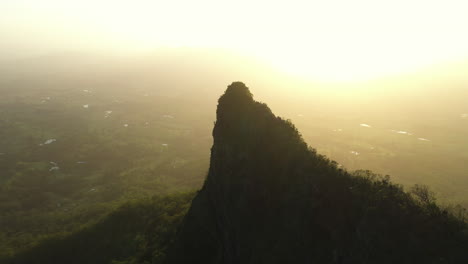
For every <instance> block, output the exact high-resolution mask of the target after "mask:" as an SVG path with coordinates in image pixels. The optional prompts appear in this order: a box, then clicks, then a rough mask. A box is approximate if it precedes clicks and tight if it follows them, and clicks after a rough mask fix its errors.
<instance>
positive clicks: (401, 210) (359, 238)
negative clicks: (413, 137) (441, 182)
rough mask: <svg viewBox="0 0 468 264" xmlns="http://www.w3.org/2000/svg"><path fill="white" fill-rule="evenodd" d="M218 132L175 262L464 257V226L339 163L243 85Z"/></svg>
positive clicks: (224, 101)
mask: <svg viewBox="0 0 468 264" xmlns="http://www.w3.org/2000/svg"><path fill="white" fill-rule="evenodd" d="M213 138H214V143H213V147H212V149H211V159H210V168H209V171H208V175H207V178H206V180H205V183H204V185H203V188H202V189H201V190H200V191H199V192H198V194H197V195H196V197H195V198H194V200H193V202H192V206H191V208H190V210H189V212H188V213H187V215H186V217H185V219H184V222H183V224H182V227H181V229H180V232H179V235H178V238H177V241H176V243H175V244H174V246H173V248H172V249H171V251H170V252H169V256H168V261H167V262H168V263H178V264H180V263H208V264H235V263H330V264H338V263H385V264H389V263H435V262H431V261H432V260H434V259H435V260H439V259H444V260H447V262H450V263H463V262H457V261H455V260H459V259H460V260H461V259H463V256H464V255H463V254H465V251H463V250H461V249H462V248H463V247H466V248H468V245H467V244H466V243H468V241H467V240H463V239H464V238H462V237H461V235H458V234H462V232H461V231H460V230H462V228H463V226H464V225H462V224H458V223H456V222H453V224H450V221H449V219H448V218H447V216H446V215H444V214H443V213H441V212H440V211H437V210H439V209H434V208H435V207H431V206H432V205H427V206H428V207H427V208H425V207H422V206H421V205H419V204H418V203H417V201H415V200H414V199H412V198H411V196H410V195H409V194H407V193H405V192H404V191H403V190H402V188H401V187H399V186H398V185H394V184H391V183H390V182H389V180H388V179H387V178H381V177H378V175H375V174H372V173H371V172H369V171H363V172H362V173H361V174H353V175H351V174H350V173H348V172H347V171H345V170H342V169H339V168H337V166H336V164H337V163H336V162H333V161H331V160H329V159H327V158H326V157H324V156H322V155H319V154H317V153H316V152H315V150H313V149H311V148H309V147H308V146H307V144H306V143H305V142H304V140H303V139H302V137H301V135H300V134H299V132H298V131H297V129H296V128H295V127H294V125H293V124H292V123H291V122H289V121H287V120H284V119H282V118H280V117H277V116H275V115H274V114H273V113H272V111H271V110H270V109H269V108H268V106H267V105H266V104H263V103H260V102H256V101H254V100H253V96H252V94H251V93H250V91H249V89H248V88H247V86H246V85H245V84H243V83H241V82H234V83H232V84H231V85H229V87H228V88H227V90H226V92H225V93H224V94H223V95H222V96H221V97H220V99H219V104H218V109H217V120H216V124H215V127H214V129H213ZM421 222H430V223H434V225H433V226H430V225H428V226H422V225H421ZM440 225H444V227H443V228H441V226H440ZM452 230H457V232H452ZM454 234H456V235H454ZM457 236H458V237H457ZM460 241H465V242H460ZM462 243H465V244H462ZM442 248H443V249H444V250H445V251H442V250H439V251H437V250H438V249H442ZM429 252H430V254H433V255H430V254H429ZM403 260H404V261H403ZM465 263H466V262H465Z"/></svg>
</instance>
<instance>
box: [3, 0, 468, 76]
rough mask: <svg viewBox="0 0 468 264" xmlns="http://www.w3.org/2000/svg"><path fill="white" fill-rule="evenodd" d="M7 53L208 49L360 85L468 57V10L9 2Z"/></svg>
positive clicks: (458, 5)
mask: <svg viewBox="0 0 468 264" xmlns="http://www.w3.org/2000/svg"><path fill="white" fill-rule="evenodd" d="M1 5H3V8H1V9H0V10H3V11H2V18H1V20H0V25H2V27H1V28H0V33H2V35H3V36H6V37H4V38H3V39H4V43H3V44H0V45H2V47H4V48H5V47H6V48H10V49H12V48H13V47H18V46H25V45H26V44H24V43H30V44H31V43H32V44H33V45H36V46H37V47H42V50H46V49H47V48H49V49H56V50H57V49H66V48H68V49H75V50H76V49H78V50H79V49H94V50H100V51H103V50H104V51H110V50H112V51H117V52H129V51H132V52H145V51H150V50H156V49H158V48H160V47H167V46H169V47H179V46H188V47H203V48H221V49H228V50H233V51H235V52H240V53H243V54H247V55H249V56H255V57H256V58H259V59H261V60H264V61H267V62H268V63H270V64H271V65H274V66H275V67H277V68H279V69H281V70H283V71H284V72H287V73H289V74H293V75H297V76H301V77H303V78H306V79H313V80H321V81H356V80H366V79H373V78H379V77H382V76H386V75H392V74H399V73H405V72H408V71H413V70H417V69H419V68H422V67H426V66H429V65H433V64H439V63H443V62H446V61H450V60H453V59H460V58H465V57H467V58H468V34H466V29H467V28H468V16H466V12H467V11H468V2H466V1H457V0H443V1H442V0H440V1H438V0H432V1H431V0H391V1H390V0H388V1H387V0H384V1H375V0H353V1H349V0H347V1H344V0H343V1H338V0H331V1H299V0H292V1H263V0H256V1H244V0H242V1H214V0H200V1H181V0H175V1H148V0H140V1H109V0H102V1H90V0H84V1H58V0H45V1H32V0H30V1H6V2H5V3H2V4H0V6H1Z"/></svg>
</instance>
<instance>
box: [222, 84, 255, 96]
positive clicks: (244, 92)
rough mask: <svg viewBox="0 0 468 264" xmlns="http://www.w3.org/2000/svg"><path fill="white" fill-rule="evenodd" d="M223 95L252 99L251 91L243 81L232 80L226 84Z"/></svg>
mask: <svg viewBox="0 0 468 264" xmlns="http://www.w3.org/2000/svg"><path fill="white" fill-rule="evenodd" d="M224 96H225V97H228V96H229V97H237V98H242V97H244V98H249V99H252V98H253V96H252V93H251V92H250V90H249V88H248V87H247V86H246V85H245V84H244V83H243V82H233V83H231V85H229V86H228V88H227V89H226V92H225V93H224Z"/></svg>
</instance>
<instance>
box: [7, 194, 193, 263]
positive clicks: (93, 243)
mask: <svg viewBox="0 0 468 264" xmlns="http://www.w3.org/2000/svg"><path fill="white" fill-rule="evenodd" d="M192 197H193V193H186V194H177V195H170V196H165V197H154V198H152V199H141V200H138V201H134V202H128V203H125V204H124V205H122V206H120V207H119V208H118V209H116V210H115V211H113V212H112V213H110V214H108V215H106V216H105V217H102V218H101V219H100V220H99V221H97V222H96V223H95V224H93V225H88V226H85V227H83V228H81V229H80V230H78V231H76V232H75V233H73V234H69V235H56V236H53V237H49V238H46V239H44V240H43V241H42V242H41V243H40V244H39V246H37V247H34V248H32V249H29V250H27V251H25V252H22V253H21V254H19V255H18V256H16V257H15V258H14V259H4V260H3V262H2V263H11V264H14V263H31V264H33V263H70V264H72V263H76V264H79V263H89V264H93V263H96V264H103V263H113V264H117V263H119V264H124V263H129V264H130V263H161V261H162V260H163V259H164V257H165V251H166V248H167V247H168V246H170V245H171V243H172V241H173V239H174V237H175V235H176V231H177V227H178V225H179V223H180V222H181V221H182V218H183V216H184V215H185V213H186V210H187V209H188V207H189V206H190V202H191V200H192Z"/></svg>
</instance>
